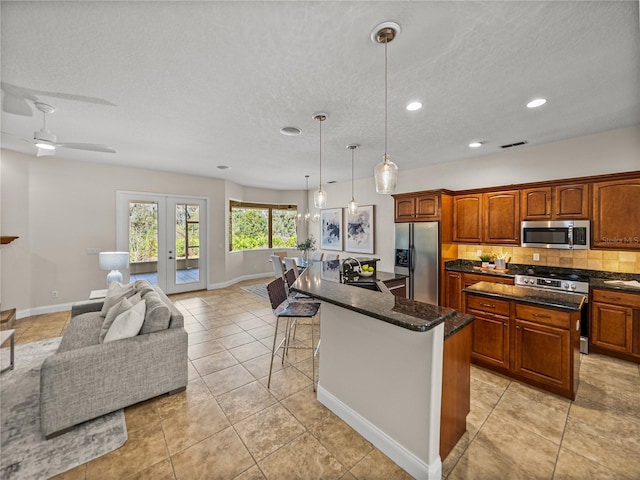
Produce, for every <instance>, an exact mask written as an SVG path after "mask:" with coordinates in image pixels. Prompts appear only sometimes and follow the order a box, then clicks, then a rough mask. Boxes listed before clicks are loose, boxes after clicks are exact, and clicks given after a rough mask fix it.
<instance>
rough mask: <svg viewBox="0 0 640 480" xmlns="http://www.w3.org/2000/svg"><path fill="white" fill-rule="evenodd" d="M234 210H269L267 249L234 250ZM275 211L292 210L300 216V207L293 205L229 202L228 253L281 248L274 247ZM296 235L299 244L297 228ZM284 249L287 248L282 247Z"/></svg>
mask: <svg viewBox="0 0 640 480" xmlns="http://www.w3.org/2000/svg"><path fill="white" fill-rule="evenodd" d="M234 208H253V209H259V210H268V213H267V240H268V241H267V243H268V245H267V247H260V248H245V249H242V250H234V249H233V209H234ZM274 210H290V211H293V212H294V213H295V215H296V216H297V214H298V205H295V204H291V203H260V202H243V201H240V200H229V230H228V237H229V240H228V245H227V248H228V252H229V253H236V252H251V251H256V250H266V249H272V248H280V247H274V246H273V211H274ZM295 234H296V242H297V236H298V228H297V226H296V229H295ZM282 248H287V247H282Z"/></svg>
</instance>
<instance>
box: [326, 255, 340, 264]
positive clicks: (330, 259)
mask: <svg viewBox="0 0 640 480" xmlns="http://www.w3.org/2000/svg"><path fill="white" fill-rule="evenodd" d="M338 258H340V254H339V253H327V254H325V256H324V258H323V260H324V261H325V262H330V261H332V260H338Z"/></svg>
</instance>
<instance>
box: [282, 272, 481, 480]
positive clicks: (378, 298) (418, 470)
mask: <svg viewBox="0 0 640 480" xmlns="http://www.w3.org/2000/svg"><path fill="white" fill-rule="evenodd" d="M292 290H294V291H296V292H300V293H303V294H305V295H309V296H311V297H314V298H317V299H319V300H321V301H322V307H321V320H320V324H321V341H322V345H321V359H320V372H319V383H318V400H319V401H320V402H321V403H323V404H324V405H325V406H327V407H328V408H329V409H330V410H331V411H333V412H334V413H335V414H336V415H338V416H339V417H340V418H342V419H343V420H344V421H345V422H346V423H347V424H349V425H350V426H351V427H353V428H354V429H355V430H356V431H358V432H359V433H360V434H361V435H362V436H363V437H364V438H366V439H367V440H369V441H370V442H371V443H372V444H374V445H375V446H376V447H377V448H378V449H380V450H381V451H382V452H383V453H385V454H386V455H387V456H389V457H390V458H391V459H392V460H393V461H394V462H396V463H397V464H398V465H399V466H401V467H402V468H403V469H404V470H406V471H407V472H408V473H410V474H411V475H412V476H414V477H415V478H421V479H434V480H435V479H438V480H439V479H440V478H441V473H442V462H441V457H440V451H439V448H440V426H441V407H442V385H443V350H444V349H443V346H444V339H445V333H446V335H454V334H455V333H457V332H459V331H461V330H464V329H465V327H467V326H468V325H469V324H470V322H471V321H472V320H473V317H472V316H471V315H465V314H460V313H458V312H456V311H455V310H453V309H450V308H445V307H438V306H435V305H429V304H425V303H422V302H417V301H413V300H409V299H406V298H401V297H397V296H394V295H391V294H389V293H381V292H374V291H370V290H368V289H364V288H360V287H356V286H351V285H345V284H343V283H341V276H340V265H339V263H338V262H320V263H316V264H314V265H312V266H311V267H309V268H308V269H307V270H306V271H305V272H304V273H303V274H301V275H300V277H299V278H298V280H297V281H296V283H295V284H294V285H293V287H292ZM445 327H446V328H445ZM445 330H446V332H445ZM467 363H468V362H467ZM464 415H465V416H466V412H465V413H464Z"/></svg>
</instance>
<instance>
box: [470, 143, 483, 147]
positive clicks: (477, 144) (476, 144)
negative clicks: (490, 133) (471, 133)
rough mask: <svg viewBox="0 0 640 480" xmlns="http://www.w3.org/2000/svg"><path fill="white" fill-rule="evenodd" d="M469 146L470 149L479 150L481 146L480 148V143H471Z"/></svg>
mask: <svg viewBox="0 0 640 480" xmlns="http://www.w3.org/2000/svg"><path fill="white" fill-rule="evenodd" d="M469 146H470V147H471V148H479V147H481V146H482V142H471V143H470V144H469Z"/></svg>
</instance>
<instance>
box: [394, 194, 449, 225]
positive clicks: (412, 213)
mask: <svg viewBox="0 0 640 480" xmlns="http://www.w3.org/2000/svg"><path fill="white" fill-rule="evenodd" d="M440 196H441V193H439V192H414V193H403V194H399V195H393V198H394V202H395V221H396V223H398V222H428V221H434V220H440V218H441V208H440Z"/></svg>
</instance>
